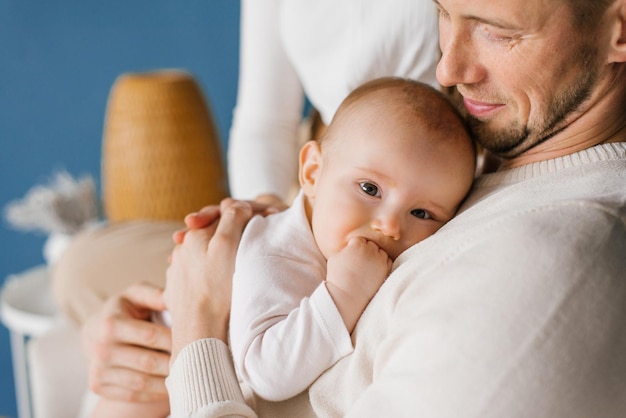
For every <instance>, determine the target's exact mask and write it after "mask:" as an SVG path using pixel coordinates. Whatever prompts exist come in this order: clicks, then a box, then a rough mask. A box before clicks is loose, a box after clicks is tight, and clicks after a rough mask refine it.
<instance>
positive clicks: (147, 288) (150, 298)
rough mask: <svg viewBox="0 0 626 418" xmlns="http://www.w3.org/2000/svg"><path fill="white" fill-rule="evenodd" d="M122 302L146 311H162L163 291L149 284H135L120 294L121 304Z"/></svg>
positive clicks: (163, 306)
mask: <svg viewBox="0 0 626 418" xmlns="http://www.w3.org/2000/svg"><path fill="white" fill-rule="evenodd" d="M124 299H125V301H124ZM124 302H126V303H130V304H132V305H134V306H136V307H140V308H145V310H146V311H151V310H154V311H162V310H164V309H165V304H164V303H163V289H161V288H159V287H156V286H154V285H152V284H149V283H136V284H133V285H132V286H130V287H128V288H127V289H126V290H125V291H124V292H123V293H122V303H124Z"/></svg>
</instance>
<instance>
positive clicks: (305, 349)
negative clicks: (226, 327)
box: [230, 257, 353, 401]
mask: <svg viewBox="0 0 626 418" xmlns="http://www.w3.org/2000/svg"><path fill="white" fill-rule="evenodd" d="M290 264H291V265H290ZM293 264H296V265H293ZM279 265H280V266H281V268H278V266H279ZM310 267H311V266H307V265H302V264H300V265H297V263H292V260H289V262H287V263H286V262H285V259H281V258H279V257H265V258H262V259H259V258H257V259H256V260H252V261H249V260H248V262H246V263H245V266H243V265H242V264H239V263H238V265H237V270H236V272H235V278H234V282H233V305H232V309H231V322H230V332H231V335H230V338H231V348H232V351H233V358H234V361H235V367H236V369H237V371H238V373H239V375H240V378H241V379H242V380H243V381H244V382H245V383H246V384H247V385H248V386H250V388H251V389H252V390H253V391H254V392H255V393H256V394H258V395H259V396H261V397H262V398H264V399H267V400H270V401H280V400H285V399H289V398H291V397H293V396H295V395H297V394H298V393H300V392H302V391H303V390H305V389H307V388H308V387H309V385H310V384H311V383H312V382H313V381H314V380H315V379H316V378H317V377H318V376H319V375H320V374H321V373H322V372H323V371H324V370H326V369H327V368H328V367H330V366H332V365H333V364H334V363H335V362H337V360H339V359H340V358H342V357H344V356H346V355H348V354H349V353H351V352H352V349H353V347H352V341H351V339H350V335H349V333H348V331H347V329H346V328H345V325H344V324H343V320H342V318H341V315H340V314H339V311H338V310H337V307H336V305H335V304H334V302H333V300H332V298H331V296H330V294H329V293H328V290H327V289H326V286H325V285H324V283H323V282H322V283H321V279H320V278H319V277H316V276H313V277H312V276H311V273H310V272H309V273H308V274H307V271H306V270H312V268H310Z"/></svg>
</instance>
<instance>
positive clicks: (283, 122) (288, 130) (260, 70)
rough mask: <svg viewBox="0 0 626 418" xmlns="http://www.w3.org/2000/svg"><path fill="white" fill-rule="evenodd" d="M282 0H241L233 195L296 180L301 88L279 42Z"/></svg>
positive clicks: (281, 188)
mask: <svg viewBox="0 0 626 418" xmlns="http://www.w3.org/2000/svg"><path fill="white" fill-rule="evenodd" d="M280 6H281V1H280V0H243V1H242V5H241V39H240V63H239V84H238V94H237V104H236V107H235V110H234V114H233V123H232V128H231V131H230V138H229V146H228V175H229V184H230V192H231V195H232V196H233V197H235V198H239V199H253V198H255V197H256V196H258V195H259V194H265V193H275V194H277V195H279V196H280V197H282V198H283V199H284V200H287V199H288V197H289V193H290V192H291V191H292V190H291V188H292V187H293V185H294V183H295V182H296V180H297V169H298V152H299V149H298V148H299V144H298V138H297V130H298V125H299V123H300V121H301V119H302V110H303V107H304V93H303V90H302V87H301V84H300V81H299V78H298V75H297V74H296V72H295V71H294V69H293V67H292V66H291V64H290V62H289V60H288V58H287V56H286V55H285V51H284V49H283V44H282V41H281V34H280V25H279V19H280Z"/></svg>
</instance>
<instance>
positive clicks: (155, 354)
mask: <svg viewBox="0 0 626 418" xmlns="http://www.w3.org/2000/svg"><path fill="white" fill-rule="evenodd" d="M163 309H165V305H164V302H163V297H162V290H161V289H158V288H156V287H153V286H151V285H148V284H135V285H133V286H131V287H129V288H128V289H126V290H125V291H124V292H123V293H121V294H119V295H117V296H114V297H112V298H110V299H109V300H108V301H107V302H106V303H105V305H104V307H103V308H102V309H101V310H100V312H99V313H98V314H96V315H94V316H92V317H91V318H90V319H88V320H87V321H86V323H85V325H84V327H83V331H82V343H83V349H84V352H85V353H86V355H87V358H88V361H89V386H90V388H91V390H92V391H93V392H95V393H96V394H98V395H100V396H102V397H105V398H107V399H111V400H118V401H130V402H152V401H160V400H166V399H167V396H168V395H167V390H166V388H165V377H166V376H167V374H168V372H169V359H170V354H169V352H170V350H171V345H172V341H171V333H170V329H169V328H167V327H163V326H160V325H156V324H154V323H152V322H149V318H150V316H151V313H152V311H161V310H163Z"/></svg>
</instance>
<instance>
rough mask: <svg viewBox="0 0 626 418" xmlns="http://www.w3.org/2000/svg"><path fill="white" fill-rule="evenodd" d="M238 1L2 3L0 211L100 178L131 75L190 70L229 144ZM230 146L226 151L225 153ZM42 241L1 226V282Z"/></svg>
mask: <svg viewBox="0 0 626 418" xmlns="http://www.w3.org/2000/svg"><path fill="white" fill-rule="evenodd" d="M238 43H239V2H238V1H236V0H186V1H165V0H161V1H158V0H157V1H155V0H132V1H128V0H107V1H85V0H63V1H59V0H57V1H32V0H19V1H11V0H0V207H4V206H5V205H6V204H7V203H8V202H9V201H11V200H14V199H17V198H20V197H22V196H23V195H24V194H25V193H26V192H27V191H28V190H29V189H30V188H31V187H32V186H33V185H35V184H38V183H45V182H47V181H48V179H49V177H50V175H51V174H52V173H53V171H55V170H57V169H67V170H68V171H69V172H70V174H72V175H74V176H81V175H83V174H90V175H92V176H93V177H94V178H95V179H96V182H97V183H98V185H99V184H100V151H101V140H102V125H103V118H104V112H105V107H106V100H107V97H108V93H109V90H110V88H111V85H112V84H113V82H114V80H115V78H116V77H117V76H118V75H120V74H122V73H124V72H129V71H144V70H152V69H157V68H184V69H187V70H189V71H191V72H192V73H193V74H194V75H195V76H196V78H197V79H198V81H199V82H200V84H201V86H202V88H203V89H204V92H205V95H206V96H207V99H208V100H209V102H210V104H211V107H212V110H213V114H214V116H215V118H216V119H217V123H218V127H219V130H220V133H221V136H222V140H223V141H225V140H226V137H227V132H228V129H229V127H230V120H231V112H232V108H233V106H234V104H235V96H236V88H237V86H236V83H237V66H238ZM225 146H226V145H225V144H224V149H225ZM44 239H45V237H43V236H37V235H34V234H30V233H23V232H20V231H14V230H11V229H9V228H8V227H7V226H6V224H5V223H4V222H2V223H1V224H0V283H1V282H2V281H4V278H5V277H6V275H7V274H10V273H15V272H20V271H22V270H25V269H27V268H29V267H31V266H34V265H37V264H40V263H43V256H42V251H41V250H42V245H43V242H44ZM2 415H6V416H13V417H15V416H17V412H16V406H15V393H14V388H13V377H12V367H11V360H10V347H9V340H8V332H7V330H6V328H4V327H0V416H2Z"/></svg>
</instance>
